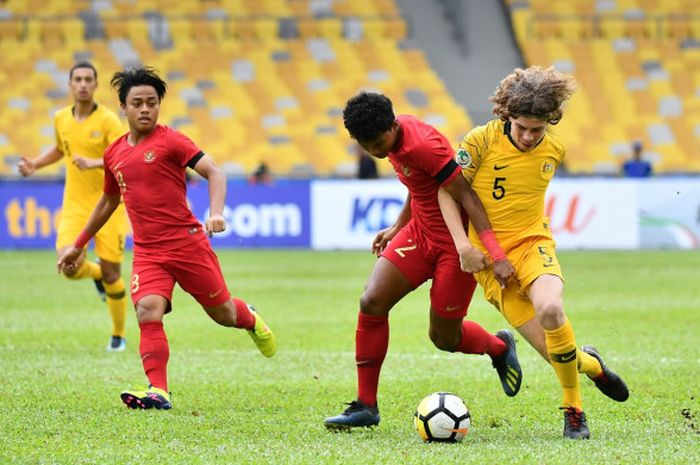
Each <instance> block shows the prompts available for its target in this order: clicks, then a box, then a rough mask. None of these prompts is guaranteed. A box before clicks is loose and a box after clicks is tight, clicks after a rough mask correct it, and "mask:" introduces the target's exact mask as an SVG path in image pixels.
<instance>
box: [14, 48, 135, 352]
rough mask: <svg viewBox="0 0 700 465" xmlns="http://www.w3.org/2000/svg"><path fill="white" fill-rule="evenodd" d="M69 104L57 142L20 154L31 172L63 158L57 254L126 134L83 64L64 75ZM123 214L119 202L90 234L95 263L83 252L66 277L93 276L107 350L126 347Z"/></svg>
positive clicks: (80, 221) (22, 167)
mask: <svg viewBox="0 0 700 465" xmlns="http://www.w3.org/2000/svg"><path fill="white" fill-rule="evenodd" d="M68 81H69V86H70V90H71V93H72V94H73V104H72V105H70V106H67V107H65V108H62V109H61V110H59V111H58V112H56V116H55V118H54V126H55V130H56V145H54V146H53V147H51V148H50V149H49V150H47V151H46V152H44V153H42V154H41V155H39V156H38V157H36V158H34V159H29V158H25V157H22V160H21V161H20V162H19V166H18V168H19V172H20V174H22V176H31V175H33V174H34V172H35V171H36V170H38V169H41V168H43V167H45V166H48V165H51V164H53V163H56V162H57V161H59V160H61V159H63V160H65V167H66V182H65V186H64V189H63V205H62V206H61V221H60V223H59V225H58V232H57V234H56V253H57V255H58V256H60V255H61V254H62V253H63V251H64V250H65V249H66V247H68V246H69V245H70V244H71V241H73V239H74V238H75V236H77V235H78V234H79V233H80V231H81V229H82V227H83V226H84V225H85V222H87V220H88V217H89V215H90V212H91V211H92V209H93V208H95V204H97V201H98V200H99V199H100V196H101V195H102V184H103V183H104V169H103V162H102V155H103V153H104V151H105V149H106V148H107V146H108V145H109V144H111V143H112V142H114V140H115V139H117V137H119V136H121V135H122V134H124V132H125V128H124V125H123V124H122V122H121V121H119V117H117V115H115V114H114V113H113V112H112V111H110V110H108V109H107V108H106V107H105V106H103V105H98V104H97V102H95V100H94V94H95V90H96V89H97V70H96V69H95V67H94V66H93V65H92V64H91V63H89V62H87V61H81V62H78V63H76V64H75V65H73V67H72V68H71V70H70V72H69V73H68ZM127 228H128V225H127V222H126V213H125V211H124V206H123V205H120V206H118V207H117V209H116V211H115V212H114V214H113V215H112V217H111V218H110V219H109V221H108V222H107V224H105V226H104V227H103V228H102V229H101V230H100V232H99V233H98V234H97V235H96V236H95V254H96V255H97V256H98V257H99V259H100V260H99V262H93V261H90V260H86V259H85V253H83V254H82V255H81V257H80V258H79V259H78V261H77V262H76V266H75V267H74V268H73V269H72V270H70V271H69V270H66V273H64V276H65V277H66V278H68V279H72V280H77V279H92V280H93V281H94V282H95V286H96V287H97V291H98V293H99V294H100V297H101V298H102V300H104V301H105V302H106V303H107V308H108V309H109V313H110V315H111V317H112V337H111V339H110V341H109V344H107V351H109V352H122V351H123V350H124V349H126V339H125V338H124V335H125V326H126V307H127V305H126V286H125V284H124V280H123V279H122V277H121V263H122V260H123V259H124V240H125V238H126V233H127Z"/></svg>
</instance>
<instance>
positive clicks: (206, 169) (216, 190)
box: [194, 155, 226, 237]
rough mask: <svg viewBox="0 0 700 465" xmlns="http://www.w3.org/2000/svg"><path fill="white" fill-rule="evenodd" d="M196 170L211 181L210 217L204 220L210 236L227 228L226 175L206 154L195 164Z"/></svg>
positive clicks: (205, 228) (206, 230)
mask: <svg viewBox="0 0 700 465" xmlns="http://www.w3.org/2000/svg"><path fill="white" fill-rule="evenodd" d="M194 170H195V171H196V172H197V174H199V175H200V176H202V177H203V178H205V179H206V180H207V182H208V183H209V218H207V219H206V221H205V222H204V231H205V232H206V233H207V235H208V236H210V237H211V235H212V234H213V233H215V232H221V231H224V230H225V229H226V220H225V219H224V202H225V201H226V175H225V174H224V172H223V171H221V169H220V168H219V167H218V166H216V163H214V160H212V159H211V157H209V155H204V156H203V157H202V158H200V159H199V161H198V162H197V164H196V165H195V166H194Z"/></svg>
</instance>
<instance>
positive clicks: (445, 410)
mask: <svg viewBox="0 0 700 465" xmlns="http://www.w3.org/2000/svg"><path fill="white" fill-rule="evenodd" d="M470 423H471V416H470V414H469V409H468V408H467V406H466V405H465V404H464V401H463V400H462V399H460V398H459V397H458V396H456V395H454V394H452V393H449V392H434V393H433V394H430V395H429V396H428V397H426V398H425V399H423V400H422V401H421V402H420V404H418V408H417V409H416V413H415V414H414V416H413V424H414V425H415V427H416V431H418V435H419V436H420V437H421V439H423V441H425V442H459V441H461V440H462V439H464V436H466V435H467V433H468V432H469V425H470Z"/></svg>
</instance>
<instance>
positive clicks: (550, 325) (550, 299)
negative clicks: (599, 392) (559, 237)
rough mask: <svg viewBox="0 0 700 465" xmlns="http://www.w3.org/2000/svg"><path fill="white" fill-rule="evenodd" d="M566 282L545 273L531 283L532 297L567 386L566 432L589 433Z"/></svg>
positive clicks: (580, 435) (580, 436)
mask: <svg viewBox="0 0 700 465" xmlns="http://www.w3.org/2000/svg"><path fill="white" fill-rule="evenodd" d="M563 291H564V283H563V282H562V280H561V278H560V277H559V276H555V275H550V274H544V275H542V276H540V277H538V278H537V279H536V280H535V281H534V282H533V283H532V285H531V286H530V292H529V295H530V300H531V301H532V304H533V306H534V308H535V313H536V315H537V319H538V320H539V322H540V324H541V325H542V328H543V329H544V336H545V344H546V345H547V352H548V353H549V358H550V363H551V364H552V368H554V371H555V373H556V374H557V378H558V379H559V384H561V387H562V390H563V406H562V409H563V410H564V436H565V437H567V438H571V439H586V438H588V437H589V431H588V424H587V422H586V416H585V414H584V413H583V402H582V400H581V391H580V386H579V378H578V360H577V353H578V349H577V347H576V338H575V336H574V330H573V328H572V326H571V323H570V322H569V320H568V318H567V317H566V314H565V313H564V305H563V298H562V295H563Z"/></svg>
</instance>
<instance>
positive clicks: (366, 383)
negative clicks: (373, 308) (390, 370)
mask: <svg viewBox="0 0 700 465" xmlns="http://www.w3.org/2000/svg"><path fill="white" fill-rule="evenodd" d="M388 348H389V317H388V316H371V315H365V314H364V313H362V312H360V314H359V316H358V318H357V331H356V332H355V363H356V364H357V398H358V400H359V401H360V402H362V403H363V404H366V405H369V406H374V405H377V388H378V385H379V372H380V371H381V369H382V363H383V362H384V357H385V356H386V351H387V349H388Z"/></svg>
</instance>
